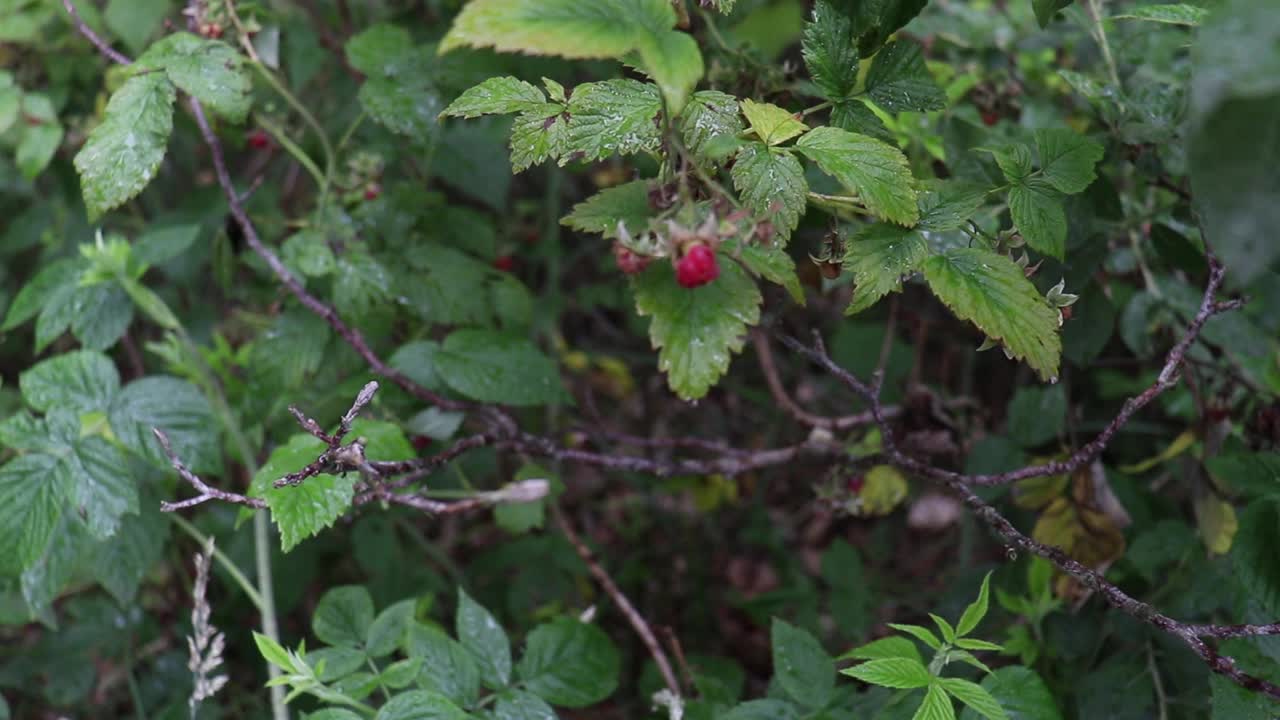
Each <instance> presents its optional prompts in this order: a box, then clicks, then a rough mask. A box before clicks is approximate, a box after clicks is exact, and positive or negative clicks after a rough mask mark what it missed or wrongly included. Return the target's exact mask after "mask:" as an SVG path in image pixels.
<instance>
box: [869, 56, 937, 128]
mask: <svg viewBox="0 0 1280 720" xmlns="http://www.w3.org/2000/svg"><path fill="white" fill-rule="evenodd" d="M866 93H867V95H868V97H870V98H871V101H872V102H874V103H875V104H876V105H878V106H880V107H881V108H882V109H884V110H887V111H889V112H927V111H929V110H941V109H942V108H943V107H945V106H946V99H947V98H946V95H945V94H944V93H943V92H942V88H940V87H938V84H937V83H936V82H934V81H933V76H932V75H930V74H929V70H928V69H927V68H926V67H925V64H924V55H923V54H922V53H921V52H920V46H919V45H917V44H915V43H913V42H910V41H907V40H897V41H894V42H891V43H889V44H888V45H885V46H884V47H882V48H880V52H878V53H876V56H875V59H874V60H872V61H871V69H870V70H868V71H867V80H866Z"/></svg>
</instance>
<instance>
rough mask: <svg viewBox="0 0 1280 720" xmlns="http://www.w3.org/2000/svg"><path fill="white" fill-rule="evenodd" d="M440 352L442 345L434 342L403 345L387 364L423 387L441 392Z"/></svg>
mask: <svg viewBox="0 0 1280 720" xmlns="http://www.w3.org/2000/svg"><path fill="white" fill-rule="evenodd" d="M439 351H440V343H438V342H436V341H434V340H415V341H414V342H411V343H408V344H406V345H401V346H400V348H399V349H398V350H396V351H395V352H394V353H392V354H391V357H390V358H388V359H387V364H388V365H390V366H391V367H393V368H395V369H396V370H399V371H400V372H402V373H404V374H405V376H406V377H408V378H409V379H410V380H412V381H414V382H416V383H418V384H419V385H421V386H422V387H424V388H427V389H428V390H439V389H440V387H441V386H442V384H443V381H442V380H441V379H440V376H439V375H438V374H437V373H436V353H437V352H439Z"/></svg>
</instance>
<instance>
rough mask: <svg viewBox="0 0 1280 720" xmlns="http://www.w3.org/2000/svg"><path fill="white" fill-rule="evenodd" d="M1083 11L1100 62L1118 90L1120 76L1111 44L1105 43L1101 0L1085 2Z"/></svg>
mask: <svg viewBox="0 0 1280 720" xmlns="http://www.w3.org/2000/svg"><path fill="white" fill-rule="evenodd" d="M1084 10H1085V13H1086V14H1087V15H1088V16H1089V32H1090V33H1091V34H1092V35H1093V39H1094V40H1095V41H1096V42H1097V43H1098V48H1099V49H1100V50H1101V51H1102V61H1103V62H1104V63H1106V65H1107V75H1108V76H1109V77H1110V78H1111V84H1112V85H1115V87H1116V89H1117V90H1119V89H1120V74H1119V73H1118V72H1116V60H1115V58H1114V57H1112V55H1111V43H1109V42H1107V30H1106V28H1104V27H1102V2H1101V0H1085V2H1084Z"/></svg>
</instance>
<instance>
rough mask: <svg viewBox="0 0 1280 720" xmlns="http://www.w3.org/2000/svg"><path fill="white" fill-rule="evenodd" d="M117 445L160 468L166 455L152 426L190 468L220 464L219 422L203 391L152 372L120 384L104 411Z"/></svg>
mask: <svg viewBox="0 0 1280 720" xmlns="http://www.w3.org/2000/svg"><path fill="white" fill-rule="evenodd" d="M107 412H108V417H109V419H110V422H111V430H112V432H113V433H115V436H116V437H117V438H118V439H119V440H120V442H121V444H123V445H124V446H125V447H127V448H129V449H130V450H132V451H133V452H135V453H137V454H138V455H140V456H141V457H144V458H146V459H148V460H150V461H151V462H152V463H154V464H156V465H158V466H160V467H166V468H167V467H168V466H169V459H168V457H167V456H165V454H164V452H163V450H162V449H161V447H160V445H159V444H158V443H157V442H156V438H155V435H154V434H153V433H152V428H159V429H160V430H161V431H163V432H164V434H165V435H167V436H168V437H169V441H170V443H171V444H172V446H173V451H174V452H175V453H177V455H178V457H180V458H182V461H183V463H185V464H186V466H187V467H189V468H191V470H192V472H196V473H204V472H216V471H217V470H219V469H220V467H221V462H220V457H219V453H220V448H219V445H218V434H219V433H218V421H217V419H216V418H215V417H214V414H213V408H212V407H210V405H209V401H208V400H207V399H206V398H205V396H204V394H203V393H201V392H200V390H199V389H198V388H196V387H195V386H194V385H192V384H191V383H189V382H187V381H186V380H179V379H178V378H174V377H166V376H162V375H153V376H150V377H145V378H142V379H140V380H135V381H133V382H131V383H129V384H128V385H126V386H125V388H124V390H122V391H120V393H119V394H118V395H116V396H115V398H114V400H113V401H112V402H111V407H110V409H109V410H108V411H107Z"/></svg>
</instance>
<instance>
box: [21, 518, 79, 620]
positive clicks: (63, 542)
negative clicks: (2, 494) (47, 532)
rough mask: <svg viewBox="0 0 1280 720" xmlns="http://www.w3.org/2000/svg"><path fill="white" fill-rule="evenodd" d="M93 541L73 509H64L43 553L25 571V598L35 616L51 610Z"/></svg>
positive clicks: (22, 584) (22, 585) (23, 597)
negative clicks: (71, 511) (70, 511)
mask: <svg viewBox="0 0 1280 720" xmlns="http://www.w3.org/2000/svg"><path fill="white" fill-rule="evenodd" d="M91 549H92V544H91V543H90V542H89V541H88V538H87V537H86V535H85V529H84V525H83V524H81V523H80V522H78V521H77V520H76V518H75V516H74V515H73V514H72V513H64V514H63V515H62V518H61V519H60V520H59V523H58V526H57V528H55V529H54V532H53V538H52V540H51V541H50V543H49V545H48V546H47V547H46V548H45V551H44V553H43V554H41V555H40V556H39V557H38V558H36V560H35V562H33V563H32V564H31V566H30V567H28V568H27V569H26V570H24V571H23V573H22V577H21V578H20V583H21V587H22V599H23V600H24V601H25V602H26V604H27V608H28V610H29V611H30V617H31V618H32V619H35V618H37V617H39V616H41V615H44V614H46V613H48V612H49V611H50V610H51V607H52V605H53V601H54V600H55V599H56V598H57V596H58V593H59V592H61V591H62V589H63V588H64V587H66V586H67V585H68V584H69V583H70V582H71V581H72V580H73V579H75V577H76V575H77V574H78V572H79V571H80V568H82V567H83V564H84V562H85V560H86V557H85V556H86V551H88V550H91Z"/></svg>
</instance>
